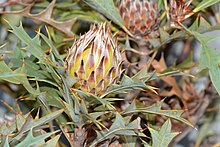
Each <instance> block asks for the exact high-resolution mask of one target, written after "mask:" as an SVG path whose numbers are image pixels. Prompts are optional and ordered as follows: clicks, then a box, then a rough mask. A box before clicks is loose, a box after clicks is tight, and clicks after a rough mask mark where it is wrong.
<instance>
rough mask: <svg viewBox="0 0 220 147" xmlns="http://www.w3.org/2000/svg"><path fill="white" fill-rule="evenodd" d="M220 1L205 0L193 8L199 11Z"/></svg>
mask: <svg viewBox="0 0 220 147" xmlns="http://www.w3.org/2000/svg"><path fill="white" fill-rule="evenodd" d="M218 2H220V0H203V1H202V2H200V3H199V4H198V5H197V6H196V8H195V9H194V10H193V12H194V13H196V12H199V11H201V10H204V9H205V8H208V7H210V6H212V5H214V4H216V3H218Z"/></svg>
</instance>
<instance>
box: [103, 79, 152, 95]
mask: <svg viewBox="0 0 220 147" xmlns="http://www.w3.org/2000/svg"><path fill="white" fill-rule="evenodd" d="M147 88H150V87H148V86H147V85H146V84H145V83H144V82H142V81H140V80H135V81H134V80H133V79H132V78H130V77H128V76H126V75H124V76H123V78H122V80H121V83H120V85H113V86H112V87H110V88H109V89H108V90H107V91H106V92H105V93H104V94H103V95H102V96H100V98H104V97H105V96H107V95H108V94H111V93H114V94H116V93H127V92H130V91H131V90H135V89H136V90H144V89H147Z"/></svg>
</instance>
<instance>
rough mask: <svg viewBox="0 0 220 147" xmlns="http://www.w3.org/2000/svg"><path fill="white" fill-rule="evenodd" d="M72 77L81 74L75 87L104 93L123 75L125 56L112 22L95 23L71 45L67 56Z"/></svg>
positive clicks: (95, 92)
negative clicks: (119, 46) (113, 35)
mask: <svg viewBox="0 0 220 147" xmlns="http://www.w3.org/2000/svg"><path fill="white" fill-rule="evenodd" d="M66 63H67V64H66V66H67V72H68V74H69V76H70V77H75V78H79V81H78V82H77V83H76V84H75V85H74V88H78V89H81V90H83V91H86V92H90V93H93V94H96V95H98V94H102V93H103V92H105V91H106V90H107V88H108V87H109V86H111V85H112V84H113V83H114V82H115V81H116V80H117V79H118V78H119V77H120V75H121V66H122V58H121V54H120V52H119V49H118V46H117V42H116V41H115V40H114V39H113V37H112V34H111V29H110V25H106V24H99V25H94V26H93V27H92V28H91V29H90V30H89V31H88V32H87V33H86V34H84V35H82V36H81V37H80V38H79V39H78V40H76V41H75V43H74V44H73V45H72V47H71V50H70V51H69V53H68V56H67V59H66Z"/></svg>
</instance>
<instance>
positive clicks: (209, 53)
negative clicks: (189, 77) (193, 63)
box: [193, 32, 220, 95]
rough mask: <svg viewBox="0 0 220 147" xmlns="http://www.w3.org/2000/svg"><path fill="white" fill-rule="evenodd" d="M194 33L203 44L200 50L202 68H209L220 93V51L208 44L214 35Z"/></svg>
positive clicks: (212, 79)
mask: <svg viewBox="0 0 220 147" xmlns="http://www.w3.org/2000/svg"><path fill="white" fill-rule="evenodd" d="M193 35H194V36H195V38H196V39H197V40H198V41H199V42H200V43H201V45H202V50H201V51H200V68H201V69H204V68H208V69H209V75H210V78H211V81H212V83H213V85H214V87H215V88H216V90H217V92H218V94H219V95H220V78H219V75H220V69H219V64H220V58H219V57H220V53H219V52H218V51H216V50H215V49H214V48H212V47H210V46H208V44H207V43H208V42H210V41H211V40H213V37H209V36H206V35H203V34H200V33H198V32H193Z"/></svg>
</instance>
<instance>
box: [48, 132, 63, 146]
mask: <svg viewBox="0 0 220 147" xmlns="http://www.w3.org/2000/svg"><path fill="white" fill-rule="evenodd" d="M60 136H61V135H56V136H55V137H53V138H52V139H50V140H49V141H47V142H46V144H44V147H55V146H56V145H57V143H58V141H59V139H60Z"/></svg>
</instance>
